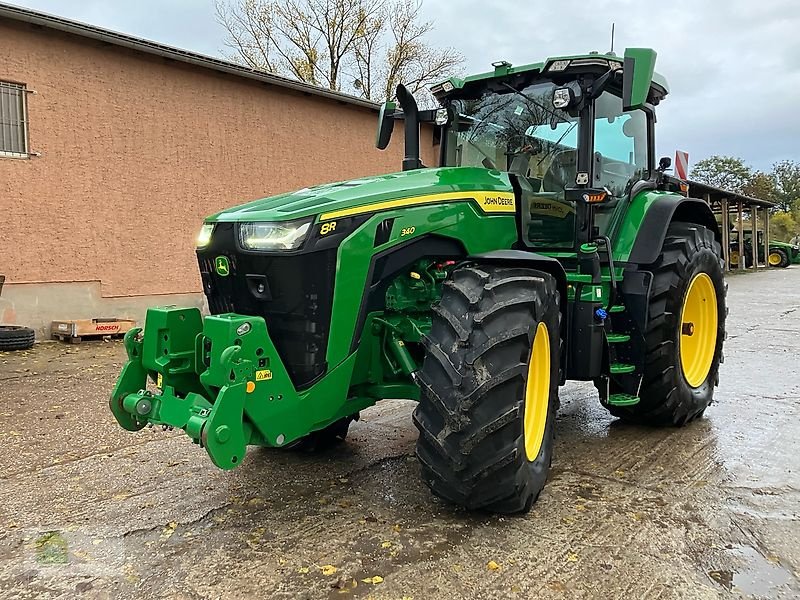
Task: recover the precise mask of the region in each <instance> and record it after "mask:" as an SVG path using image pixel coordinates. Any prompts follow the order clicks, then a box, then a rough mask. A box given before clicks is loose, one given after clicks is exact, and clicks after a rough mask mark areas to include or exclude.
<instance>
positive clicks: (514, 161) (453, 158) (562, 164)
mask: <svg viewBox="0 0 800 600" xmlns="http://www.w3.org/2000/svg"><path fill="white" fill-rule="evenodd" d="M555 88H556V86H555V84H553V83H551V82H537V83H535V84H533V85H530V86H528V87H526V88H523V89H522V90H519V91H516V90H513V89H512V88H511V87H510V86H509V88H508V89H507V90H506V91H502V90H501V91H499V92H498V91H492V90H486V91H484V93H483V94H482V95H481V96H480V97H478V98H475V99H467V100H464V99H457V100H453V101H452V102H451V103H450V107H451V111H452V112H453V113H454V114H456V115H457V116H456V118H455V120H454V122H453V123H451V125H450V127H449V129H448V136H447V145H446V152H445V161H444V163H445V165H446V166H473V167H479V166H483V167H486V168H487V169H498V170H501V171H510V172H515V173H517V174H519V175H523V176H526V177H529V178H532V179H537V180H539V181H540V185H541V186H542V187H543V189H545V190H547V191H554V192H555V191H560V190H563V189H564V184H565V183H566V180H565V177H568V176H569V175H571V176H569V177H568V179H569V181H570V183H572V182H574V179H575V164H576V158H577V150H576V148H577V145H578V144H577V142H578V119H577V117H571V116H570V115H569V114H567V113H566V112H564V111H562V110H557V109H554V108H552V98H553V90H554V89H555ZM551 165H552V167H553V168H552V169H551V168H550V167H551ZM548 174H549V176H548V177H547V181H545V176H546V175H548Z"/></svg>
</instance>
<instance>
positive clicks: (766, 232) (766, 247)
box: [764, 206, 769, 266]
mask: <svg viewBox="0 0 800 600" xmlns="http://www.w3.org/2000/svg"><path fill="white" fill-rule="evenodd" d="M764 257H765V262H766V265H767V266H769V208H768V207H766V206H765V207H764Z"/></svg>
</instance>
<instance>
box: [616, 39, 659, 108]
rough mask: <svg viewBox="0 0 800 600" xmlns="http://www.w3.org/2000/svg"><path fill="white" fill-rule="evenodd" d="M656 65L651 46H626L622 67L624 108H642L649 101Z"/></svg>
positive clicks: (654, 54) (654, 53)
mask: <svg viewBox="0 0 800 600" xmlns="http://www.w3.org/2000/svg"><path fill="white" fill-rule="evenodd" d="M655 67H656V52H655V50H652V49H651V48H626V49H625V59H624V62H623V67H622V110H633V109H636V108H641V107H642V106H644V105H645V103H646V102H647V95H648V93H649V92H650V83H651V82H652V81H653V72H654V71H655Z"/></svg>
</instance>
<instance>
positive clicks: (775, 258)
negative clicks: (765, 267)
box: [769, 252, 781, 267]
mask: <svg viewBox="0 0 800 600" xmlns="http://www.w3.org/2000/svg"><path fill="white" fill-rule="evenodd" d="M769 264H770V265H772V266H773V267H777V266H778V265H779V264H781V255H780V254H778V253H777V252H773V253H772V254H770V255H769Z"/></svg>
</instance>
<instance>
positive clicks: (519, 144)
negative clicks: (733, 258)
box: [444, 80, 649, 250]
mask: <svg viewBox="0 0 800 600" xmlns="http://www.w3.org/2000/svg"><path fill="white" fill-rule="evenodd" d="M493 87H494V89H492V90H489V89H485V90H483V91H482V92H481V95H480V96H478V97H476V98H469V99H464V98H459V99H453V100H451V101H450V102H449V104H448V105H447V106H448V108H449V109H450V113H451V114H452V115H454V118H453V121H452V122H451V124H450V126H449V127H448V129H447V137H446V142H445V152H444V166H473V167H478V166H482V167H485V168H487V169H497V170H500V171H508V172H510V173H514V174H516V175H518V176H519V182H520V185H521V186H522V188H523V189H522V196H523V198H522V200H523V207H524V209H523V212H522V224H523V231H524V232H526V233H527V235H526V237H527V239H526V242H527V243H528V245H530V246H533V247H537V248H546V249H553V250H557V249H567V248H572V247H573V246H574V244H575V239H576V230H575V217H576V207H575V204H574V202H569V201H567V200H566V199H565V190H566V189H567V188H571V187H574V186H575V185H576V176H577V165H578V140H579V139H580V137H579V133H580V129H581V127H582V126H583V125H582V124H581V122H580V118H579V116H577V115H575V116H572V115H570V114H569V113H567V112H565V111H563V110H559V109H554V108H553V103H552V99H553V91H554V90H555V89H556V87H557V86H556V85H555V84H554V83H552V82H550V81H546V80H543V81H537V82H535V83H533V84H531V85H529V86H527V87H525V88H522V89H520V90H515V89H513V88H512V87H511V86H504V84H503V83H498V84H496V85H495V86H493ZM589 126H591V127H593V129H594V148H593V149H592V154H591V157H592V158H591V163H592V166H591V170H592V181H590V182H587V183H588V184H589V185H590V186H591V187H593V188H605V189H606V190H607V191H608V192H609V198H610V200H609V201H607V202H605V203H604V204H602V205H599V206H597V207H596V208H595V212H594V215H595V220H594V223H595V225H596V226H597V227H598V231H599V233H600V235H607V234H608V232H609V230H610V228H611V225H612V222H613V215H614V213H615V210H616V208H617V206H618V205H619V201H620V200H621V199H623V198H626V197H627V196H628V194H629V193H630V190H631V189H632V187H633V185H634V184H635V183H636V182H637V181H639V180H640V179H643V178H646V177H647V176H648V172H649V161H648V131H647V118H646V115H645V113H644V112H643V111H642V110H634V111H628V112H623V110H622V99H621V98H620V97H619V96H618V95H616V94H612V93H610V92H607V91H606V92H603V93H602V94H601V95H600V96H599V97H598V98H597V99H596V100H595V101H594V123H590V125H589Z"/></svg>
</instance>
